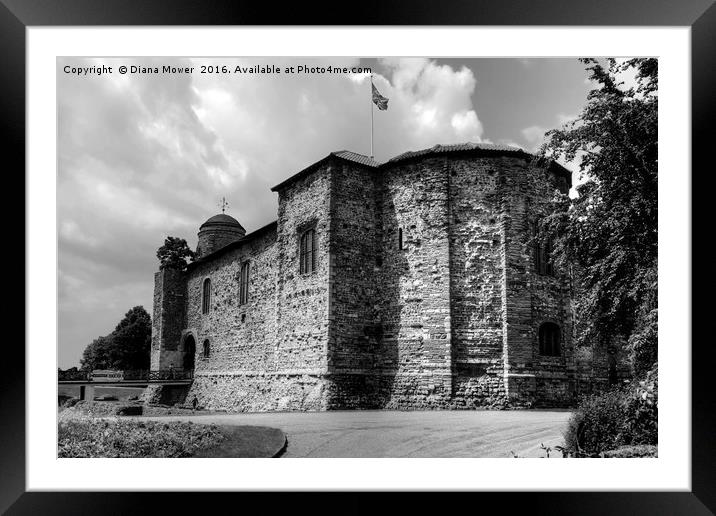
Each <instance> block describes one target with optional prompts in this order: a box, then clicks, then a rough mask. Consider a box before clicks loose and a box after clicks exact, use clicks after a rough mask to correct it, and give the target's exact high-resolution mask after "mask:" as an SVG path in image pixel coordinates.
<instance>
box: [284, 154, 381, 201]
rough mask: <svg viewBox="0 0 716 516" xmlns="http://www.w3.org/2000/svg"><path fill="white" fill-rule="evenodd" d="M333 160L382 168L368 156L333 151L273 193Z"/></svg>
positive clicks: (295, 175) (285, 182) (371, 167)
mask: <svg viewBox="0 0 716 516" xmlns="http://www.w3.org/2000/svg"><path fill="white" fill-rule="evenodd" d="M331 159H340V160H343V161H350V162H351V163H357V164H359V165H361V166H363V167H366V168H369V169H377V168H378V167H380V165H381V164H380V163H379V162H377V161H375V160H374V159H373V158H370V157H368V156H364V155H363V154H358V153H357V152H352V151H349V150H341V151H333V152H331V153H330V154H329V155H328V156H326V157H325V158H323V159H320V160H318V161H316V162H315V163H313V164H312V165H309V166H307V167H306V168H304V169H303V170H301V171H300V172H297V173H296V174H294V175H292V176H291V177H289V178H288V179H286V180H285V181H283V182H281V183H279V184H277V185H276V186H274V187H273V188H271V191H272V192H278V191H279V190H282V189H283V188H285V187H286V186H288V185H289V184H291V183H293V182H294V181H297V180H298V179H301V178H302V177H306V176H307V175H308V174H310V173H311V172H313V171H314V170H315V169H317V168H318V167H320V166H321V165H323V164H324V163H326V162H328V161H329V160H331Z"/></svg>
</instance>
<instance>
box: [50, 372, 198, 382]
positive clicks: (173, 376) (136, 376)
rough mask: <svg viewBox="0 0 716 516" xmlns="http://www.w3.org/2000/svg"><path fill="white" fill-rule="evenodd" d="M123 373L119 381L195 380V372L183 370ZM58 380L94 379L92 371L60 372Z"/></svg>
mask: <svg viewBox="0 0 716 516" xmlns="http://www.w3.org/2000/svg"><path fill="white" fill-rule="evenodd" d="M122 373H123V374H122V380H118V381H147V382H162V381H168V380H191V379H192V378H194V371H193V370H188V371H187V370H183V369H159V370H156V371H150V370H148V369H128V370H126V371H122ZM58 380H59V381H61V382H78V381H79V382H91V381H93V378H92V372H91V371H58ZM105 381H106V380H105ZM98 383H99V382H98Z"/></svg>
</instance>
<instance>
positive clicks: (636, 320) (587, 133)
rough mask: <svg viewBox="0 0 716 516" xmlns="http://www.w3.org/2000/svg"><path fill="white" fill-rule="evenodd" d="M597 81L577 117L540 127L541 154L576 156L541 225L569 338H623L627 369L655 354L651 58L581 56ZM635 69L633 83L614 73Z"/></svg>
mask: <svg viewBox="0 0 716 516" xmlns="http://www.w3.org/2000/svg"><path fill="white" fill-rule="evenodd" d="M581 61H582V62H583V63H585V64H586V65H587V66H586V69H587V70H588V71H589V73H590V76H589V78H590V79H591V80H592V81H593V82H595V83H596V84H597V87H596V88H595V89H593V90H592V91H591V92H590V93H589V95H588V97H587V104H586V106H585V107H584V109H583V110H582V112H581V114H580V115H579V117H578V118H577V119H576V120H574V121H572V122H569V123H567V124H566V125H565V126H563V127H562V128H561V129H556V130H552V131H548V132H547V134H546V135H545V136H546V142H545V144H544V145H543V146H542V149H541V152H542V153H543V154H544V155H547V156H549V157H551V158H554V159H559V158H563V159H564V160H566V161H572V162H579V169H580V174H581V179H582V180H583V182H582V183H581V184H580V185H579V186H578V187H577V188H576V189H577V192H578V197H576V198H574V199H570V198H569V197H568V196H567V195H556V196H555V199H554V201H553V208H554V209H553V212H552V214H551V215H550V216H549V217H546V218H545V219H543V221H542V222H541V224H540V239H546V238H551V240H552V242H553V243H554V247H553V256H552V258H553V260H554V261H555V262H556V264H557V265H558V266H560V267H561V268H563V270H568V269H567V267H569V265H572V267H573V270H574V271H577V274H576V275H575V278H574V279H575V282H576V288H577V290H578V295H577V296H575V297H576V300H575V303H576V307H575V308H576V310H575V313H576V317H577V320H576V321H575V337H576V341H577V344H587V343H599V344H602V345H607V344H610V345H613V344H614V343H615V342H618V341H620V340H626V342H627V348H628V351H629V354H630V358H631V360H632V364H633V366H634V369H635V371H636V372H637V373H638V374H639V373H643V372H645V371H647V370H649V369H650V368H651V367H652V366H653V365H654V364H655V363H656V354H657V331H656V329H657V236H658V235H657V138H658V132H657V127H658V126H657V111H658V110H657V108H658V76H657V60H656V59H631V60H628V61H626V62H623V63H619V62H617V61H616V60H614V59H610V60H608V61H607V63H606V64H605V65H602V64H601V63H600V62H598V61H597V60H594V59H582V60H581ZM630 71H631V72H634V73H635V74H636V87H629V88H627V87H624V85H623V83H622V82H620V81H619V77H620V76H623V75H622V74H623V73H625V72H630Z"/></svg>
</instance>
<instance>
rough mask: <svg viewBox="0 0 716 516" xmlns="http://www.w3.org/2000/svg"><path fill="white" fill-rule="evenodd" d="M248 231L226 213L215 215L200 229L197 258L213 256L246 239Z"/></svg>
mask: <svg viewBox="0 0 716 516" xmlns="http://www.w3.org/2000/svg"><path fill="white" fill-rule="evenodd" d="M245 234H246V230H245V229H244V228H243V226H242V225H241V224H239V221H238V220H236V219H235V218H234V217H232V216H230V215H227V214H226V213H219V214H217V215H214V216H213V217H211V218H210V219H209V220H207V221H206V222H204V223H203V224H202V225H201V226H200V227H199V245H198V246H197V247H196V255H197V258H201V257H202V256H206V255H207V254H211V253H213V252H214V251H216V250H218V249H221V248H222V247H224V246H225V245H228V244H230V243H231V242H236V241H237V240H240V239H242V238H244V235H245Z"/></svg>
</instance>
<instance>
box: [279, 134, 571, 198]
mask: <svg viewBox="0 0 716 516" xmlns="http://www.w3.org/2000/svg"><path fill="white" fill-rule="evenodd" d="M444 154H468V155H470V156H514V157H522V158H525V159H534V160H537V161H538V162H540V163H542V164H544V165H546V166H547V167H548V168H549V169H550V171H552V172H555V173H558V174H563V175H565V176H568V177H570V178H571V177H572V173H571V172H570V171H569V170H568V169H566V168H564V167H563V166H562V165H560V164H559V163H557V162H556V161H554V160H552V159H549V158H545V157H542V156H537V155H535V154H532V153H530V152H526V151H525V150H523V149H521V148H519V147H512V146H510V145H496V144H493V143H472V142H466V143H455V144H449V145H433V146H432V147H429V148H426V149H420V150H416V151H407V152H403V153H402V154H399V155H397V156H395V157H393V158H391V159H389V160H388V161H387V162H386V163H380V162H378V161H376V160H374V159H373V158H370V157H368V156H365V155H363V154H358V153H357V152H352V151H348V150H342V151H334V152H331V153H330V154H329V155H328V156H326V157H325V158H323V159H321V160H319V161H316V162H315V163H313V164H311V165H309V166H308V167H306V168H304V169H303V170H301V171H300V172H298V173H296V174H294V175H292V176H291V177H289V178H288V179H286V180H285V181H283V182H281V183H279V184H277V185H276V186H274V187H273V188H271V191H272V192H277V191H279V190H282V189H283V188H285V187H286V186H288V185H289V184H291V183H293V182H294V181H296V180H298V179H301V178H302V177H306V176H308V175H309V174H310V173H311V172H313V171H314V170H315V169H317V168H319V167H320V166H321V165H323V164H324V163H326V162H327V161H328V160H330V159H333V158H338V159H341V160H344V161H350V162H352V163H357V164H359V165H362V166H364V167H366V168H368V169H372V170H378V169H384V168H388V167H391V166H393V165H395V164H397V163H401V162H405V161H410V160H417V159H421V158H426V157H430V156H438V155H444Z"/></svg>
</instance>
